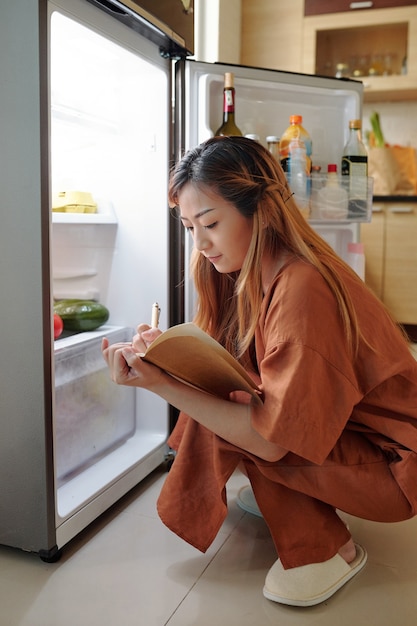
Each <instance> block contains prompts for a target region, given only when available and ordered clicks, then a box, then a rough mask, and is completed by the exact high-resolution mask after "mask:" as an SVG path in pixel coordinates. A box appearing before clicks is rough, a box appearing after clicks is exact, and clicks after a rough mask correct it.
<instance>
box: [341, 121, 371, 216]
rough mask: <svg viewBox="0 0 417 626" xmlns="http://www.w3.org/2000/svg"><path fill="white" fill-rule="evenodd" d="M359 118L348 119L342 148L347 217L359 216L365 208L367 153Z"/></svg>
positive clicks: (363, 212) (364, 211) (363, 213)
mask: <svg viewBox="0 0 417 626" xmlns="http://www.w3.org/2000/svg"><path fill="white" fill-rule="evenodd" d="M361 130H362V122H361V120H350V122H349V138H348V141H347V143H346V145H345V147H344V150H343V157H342V176H349V185H348V188H349V217H352V218H354V217H361V216H363V215H365V214H366V208H367V189H368V187H367V185H368V181H367V176H368V153H367V150H366V148H365V144H364V143H363V141H362V136H361Z"/></svg>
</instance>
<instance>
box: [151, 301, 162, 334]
mask: <svg viewBox="0 0 417 626" xmlns="http://www.w3.org/2000/svg"><path fill="white" fill-rule="evenodd" d="M160 312H161V309H160V308H159V304H158V303H157V302H154V303H153V305H152V322H151V326H152V328H158V324H159V314H160Z"/></svg>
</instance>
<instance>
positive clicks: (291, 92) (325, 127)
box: [185, 61, 363, 319]
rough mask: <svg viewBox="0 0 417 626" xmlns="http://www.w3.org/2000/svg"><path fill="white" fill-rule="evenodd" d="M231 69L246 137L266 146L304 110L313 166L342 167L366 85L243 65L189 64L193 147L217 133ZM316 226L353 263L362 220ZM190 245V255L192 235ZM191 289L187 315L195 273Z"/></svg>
mask: <svg viewBox="0 0 417 626" xmlns="http://www.w3.org/2000/svg"><path fill="white" fill-rule="evenodd" d="M225 72H233V73H234V75H235V89H236V123H237V125H238V127H239V128H240V130H241V131H242V133H243V134H244V135H246V134H249V133H255V134H257V135H258V136H259V137H260V141H261V143H262V144H263V145H264V146H266V145H267V142H266V137H267V136H268V135H278V137H280V136H281V135H282V133H283V132H284V131H285V129H286V128H287V127H288V126H289V118H290V115H293V114H300V115H302V117H303V126H304V127H305V128H306V129H307V131H308V132H309V133H310V135H311V138H312V143H313V155H312V160H313V164H314V165H320V166H321V168H322V172H327V165H328V163H337V164H338V165H339V167H340V163H341V158H342V151H343V147H344V145H345V143H346V141H347V137H348V133H349V120H350V119H356V118H361V116H362V91H363V86H362V83H360V82H357V81H352V80H343V81H340V80H336V79H331V78H322V77H318V76H309V75H303V74H294V73H290V72H280V71H274V70H265V69H260V68H251V67H244V66H239V65H233V66H232V65H224V64H221V63H219V64H217V63H216V64H209V63H203V62H194V61H187V62H186V77H187V78H186V89H187V94H186V98H185V100H186V106H188V110H187V114H188V125H187V130H188V132H187V136H186V145H187V147H192V146H193V145H197V144H198V143H200V142H202V141H204V140H205V139H208V138H209V137H211V136H213V134H214V132H215V131H216V129H217V128H218V127H219V126H220V123H221V120H222V106H223V86H224V74H225ZM312 225H313V227H314V228H315V230H317V231H318V232H319V234H320V235H321V236H322V237H323V239H325V240H326V241H327V242H328V243H329V244H330V245H331V246H332V247H333V248H334V249H335V250H336V252H337V253H338V254H339V255H340V256H341V257H342V258H343V259H344V260H346V261H347V260H348V257H347V247H348V243H350V242H356V241H358V236H359V228H358V224H356V223H352V222H350V221H348V220H344V221H343V223H341V222H339V223H338V222H336V221H333V222H322V221H320V222H318V221H314V222H312ZM185 245H186V256H187V257H189V255H190V251H191V247H192V241H191V237H190V236H189V235H188V236H187V238H186V242H185ZM185 290H186V296H185V298H186V316H187V319H192V317H193V313H194V307H195V296H194V292H193V287H192V284H191V281H190V278H189V276H188V277H187V279H186V281H185Z"/></svg>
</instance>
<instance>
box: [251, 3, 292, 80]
mask: <svg viewBox="0 0 417 626" xmlns="http://www.w3.org/2000/svg"><path fill="white" fill-rule="evenodd" d="M303 18H304V0H291V2H277V0H262V1H254V0H242V4H241V20H242V26H241V53H240V63H241V64H242V65H250V66H251V67H266V68H270V69H275V70H284V71H289V72H301V71H302V69H301V65H302V63H301V56H302V47H303Z"/></svg>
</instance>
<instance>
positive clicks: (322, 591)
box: [263, 543, 367, 606]
mask: <svg viewBox="0 0 417 626" xmlns="http://www.w3.org/2000/svg"><path fill="white" fill-rule="evenodd" d="M355 547H356V557H355V558H354V559H353V561H352V562H351V563H349V564H348V563H346V561H345V560H344V559H343V558H342V557H341V556H340V555H339V554H336V555H335V556H334V557H332V558H331V559H329V560H328V561H324V562H323V563H312V564H311V565H302V566H301V567H294V568H291V569H284V568H283V567H282V564H281V561H280V559H278V561H276V562H275V563H274V565H273V566H272V567H271V569H270V570H269V572H268V574H267V576H266V580H265V587H264V589H263V594H264V596H265V598H268V600H273V601H274V602H280V603H281V604H289V605H291V606H313V605H315V604H319V603H320V602H324V600H327V599H328V598H330V596H332V595H333V594H334V593H335V592H336V591H337V590H338V589H340V588H341V587H343V585H344V584H345V583H347V581H348V580H350V579H351V578H353V576H355V574H357V573H358V572H360V570H361V569H362V568H363V566H364V565H365V563H366V559H367V554H366V551H365V549H364V548H363V547H362V546H360V545H359V544H357V543H356V544H355Z"/></svg>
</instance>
